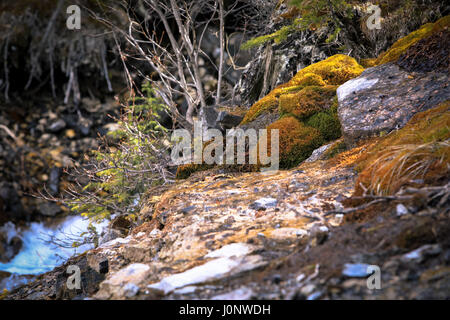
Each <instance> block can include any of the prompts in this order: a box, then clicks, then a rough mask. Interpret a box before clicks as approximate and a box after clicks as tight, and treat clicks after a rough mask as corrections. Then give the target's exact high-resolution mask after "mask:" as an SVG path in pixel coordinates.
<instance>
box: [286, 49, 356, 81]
mask: <svg viewBox="0 0 450 320" xmlns="http://www.w3.org/2000/svg"><path fill="white" fill-rule="evenodd" d="M363 71H364V68H363V67H362V66H361V65H359V64H358V62H356V60H355V59H353V58H352V57H349V56H346V55H343V54H337V55H334V56H332V57H330V58H328V59H325V60H323V61H320V62H318V63H314V64H312V65H310V66H308V67H306V68H304V69H302V70H300V71H299V72H298V73H297V74H296V75H295V77H294V78H292V80H291V81H290V82H289V84H290V85H291V86H293V85H296V84H297V83H301V82H302V81H303V79H304V77H305V76H306V75H307V74H309V73H313V74H316V75H318V76H320V77H321V78H322V79H323V81H325V83H326V84H329V85H341V84H343V83H344V82H347V81H348V80H350V79H353V78H356V77H357V76H359V75H360V74H361V73H362V72H363Z"/></svg>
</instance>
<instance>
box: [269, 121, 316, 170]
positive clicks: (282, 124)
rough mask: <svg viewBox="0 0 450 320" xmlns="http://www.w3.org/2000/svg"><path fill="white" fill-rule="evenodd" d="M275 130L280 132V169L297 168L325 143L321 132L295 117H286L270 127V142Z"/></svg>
mask: <svg viewBox="0 0 450 320" xmlns="http://www.w3.org/2000/svg"><path fill="white" fill-rule="evenodd" d="M274 129H278V130H279V155H280V168H291V167H293V166H296V165H297V164H299V163H300V162H302V161H303V160H305V159H307V158H308V157H309V156H310V155H311V153H312V152H313V151H314V150H315V149H317V148H318V147H319V146H320V145H321V144H322V143H323V138H322V135H321V134H320V131H319V130H317V129H314V128H311V127H308V126H305V125H304V124H302V123H301V122H300V121H298V120H297V119H296V118H294V117H284V118H282V119H280V120H278V121H276V122H274V123H272V124H271V125H269V126H268V127H267V130H268V142H270V141H271V140H270V134H271V130H274ZM269 150H270V143H269Z"/></svg>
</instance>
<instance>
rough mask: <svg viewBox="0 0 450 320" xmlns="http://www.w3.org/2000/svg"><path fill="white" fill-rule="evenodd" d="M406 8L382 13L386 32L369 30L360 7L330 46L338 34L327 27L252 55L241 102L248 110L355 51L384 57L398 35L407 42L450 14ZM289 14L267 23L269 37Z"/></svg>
mask: <svg viewBox="0 0 450 320" xmlns="http://www.w3.org/2000/svg"><path fill="white" fill-rule="evenodd" d="M404 5H405V4H404V3H403V4H402V2H401V1H396V2H395V3H392V4H387V5H386V6H385V8H383V13H382V15H383V23H382V28H381V30H367V28H366V25H365V23H364V22H365V21H366V19H367V18H368V17H369V16H370V15H368V14H367V12H366V11H365V10H366V9H365V7H364V5H363V6H358V5H356V6H354V9H355V12H354V17H353V18H352V19H346V20H345V21H343V24H345V26H346V28H343V30H341V33H340V35H339V41H337V42H333V43H327V41H326V39H327V38H328V36H329V35H330V34H331V33H333V30H330V28H327V27H325V28H321V29H319V30H316V31H315V32H311V31H309V30H306V31H301V32H295V33H293V34H291V35H289V36H288V38H287V40H286V41H284V42H282V43H281V44H274V43H269V44H266V45H264V46H262V47H260V48H258V49H257V50H255V54H254V55H253V56H254V57H255V58H254V59H253V60H252V61H251V62H250V63H249V64H247V66H246V69H245V70H244V72H243V73H242V75H241V78H240V79H239V82H238V83H237V84H236V86H235V89H234V94H235V96H236V100H237V102H238V103H240V104H242V105H243V106H246V107H249V106H251V105H252V104H253V103H255V102H256V101H257V100H259V99H261V98H262V97H264V96H265V95H266V94H268V93H269V92H270V91H271V90H272V89H274V88H275V87H276V86H278V85H280V84H282V83H285V82H287V81H289V80H290V79H291V78H292V77H293V76H294V75H295V74H296V73H297V72H298V71H299V70H301V69H303V68H305V67H306V66H308V65H310V64H313V63H316V62H318V61H321V60H324V59H326V58H328V57H330V56H332V55H335V54H338V53H343V54H350V52H351V56H352V57H355V58H356V59H358V61H359V59H361V58H369V57H373V56H374V55H379V54H380V53H381V52H383V51H384V50H386V49H387V48H389V46H390V45H392V43H393V42H394V41H395V40H396V39H395V38H393V35H395V37H397V39H398V38H400V37H403V36H405V35H407V34H409V33H410V32H411V31H413V30H415V29H417V28H418V27H419V26H421V25H422V24H424V23H426V22H429V21H433V20H436V18H438V17H439V16H440V15H446V14H448V12H449V6H448V4H444V3H443V2H442V1H434V0H433V1H428V2H426V3H419V2H418V1H416V2H413V4H412V6H411V7H410V9H411V11H407V12H406V11H404V10H398V9H399V7H401V6H404ZM288 11H289V8H288V7H287V6H286V5H285V4H281V5H280V7H279V8H278V10H277V11H276V12H274V14H273V17H272V19H271V20H270V21H269V22H268V25H267V30H266V32H265V34H271V33H273V32H275V31H276V30H279V29H280V28H281V26H283V25H286V24H290V23H291V21H290V20H289V19H284V18H282V15H283V14H285V13H287V12H288Z"/></svg>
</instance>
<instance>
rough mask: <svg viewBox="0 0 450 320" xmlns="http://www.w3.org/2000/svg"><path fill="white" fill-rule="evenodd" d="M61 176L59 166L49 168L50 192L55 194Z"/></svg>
mask: <svg viewBox="0 0 450 320" xmlns="http://www.w3.org/2000/svg"><path fill="white" fill-rule="evenodd" d="M60 177H61V168H58V167H53V168H51V169H50V178H49V188H50V193H51V194H53V195H56V194H57V193H58V191H59V178H60Z"/></svg>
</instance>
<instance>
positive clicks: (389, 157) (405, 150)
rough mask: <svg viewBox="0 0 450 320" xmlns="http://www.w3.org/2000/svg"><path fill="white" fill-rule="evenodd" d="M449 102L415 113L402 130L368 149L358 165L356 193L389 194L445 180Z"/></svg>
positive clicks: (448, 154) (448, 156)
mask: <svg viewBox="0 0 450 320" xmlns="http://www.w3.org/2000/svg"><path fill="white" fill-rule="evenodd" d="M449 139H450V101H447V102H445V103H443V104H441V105H440V106H438V107H436V108H433V109H430V110H428V111H425V112H421V113H418V114H416V115H415V116H414V117H413V118H412V119H411V120H410V121H409V122H408V124H407V125H406V126H405V127H403V128H402V129H400V130H398V131H396V132H393V133H391V134H389V135H387V136H385V137H383V138H381V139H380V141H379V142H378V143H377V144H375V145H374V146H373V147H372V148H371V149H369V150H367V152H366V155H365V156H363V157H362V158H361V159H360V163H359V165H358V166H357V169H358V171H360V174H359V177H358V180H357V183H356V188H355V194H356V195H361V194H362V193H364V189H366V190H367V191H366V192H369V193H375V194H392V193H395V192H397V191H398V190H399V189H400V188H401V187H402V186H405V185H408V184H409V183H411V181H413V180H419V181H423V184H432V183H436V182H437V181H439V180H442V179H443V180H448V175H449V173H450V172H449V163H450V142H449Z"/></svg>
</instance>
